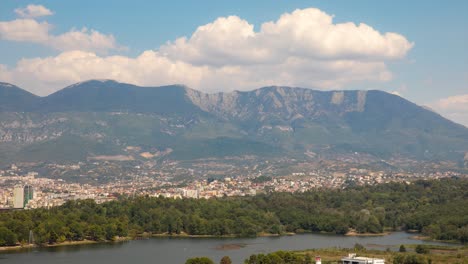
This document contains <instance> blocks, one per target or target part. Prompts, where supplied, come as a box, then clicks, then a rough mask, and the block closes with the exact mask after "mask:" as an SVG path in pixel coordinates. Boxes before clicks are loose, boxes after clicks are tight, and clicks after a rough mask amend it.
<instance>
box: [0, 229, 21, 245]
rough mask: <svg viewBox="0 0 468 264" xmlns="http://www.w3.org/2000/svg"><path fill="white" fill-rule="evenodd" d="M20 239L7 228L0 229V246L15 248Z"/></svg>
mask: <svg viewBox="0 0 468 264" xmlns="http://www.w3.org/2000/svg"><path fill="white" fill-rule="evenodd" d="M17 241H18V238H17V237H16V235H15V233H13V232H12V231H10V230H9V229H7V228H6V227H3V226H2V227H0V246H14V245H16V242H17Z"/></svg>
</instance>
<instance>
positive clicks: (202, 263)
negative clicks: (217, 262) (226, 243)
mask: <svg viewBox="0 0 468 264" xmlns="http://www.w3.org/2000/svg"><path fill="white" fill-rule="evenodd" d="M185 264H214V262H213V260H211V259H210V258H207V257H199V258H189V259H187V261H186V262H185Z"/></svg>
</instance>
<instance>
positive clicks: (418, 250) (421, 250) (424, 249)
mask: <svg viewBox="0 0 468 264" xmlns="http://www.w3.org/2000/svg"><path fill="white" fill-rule="evenodd" d="M414 251H416V253H418V254H428V253H429V249H428V248H427V247H426V246H423V245H417V246H416V248H415V249H414Z"/></svg>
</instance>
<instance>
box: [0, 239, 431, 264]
mask: <svg viewBox="0 0 468 264" xmlns="http://www.w3.org/2000/svg"><path fill="white" fill-rule="evenodd" d="M411 236H412V235H411V234H407V233H403V232H397V233H393V234H391V235H388V236H380V237H344V236H333V235H319V234H304V235H296V236H284V237H260V238H226V239H220V238H154V239H148V240H137V241H129V242H124V243H117V244H98V245H79V246H66V247H56V248H43V249H30V250H27V251H23V252H21V253H18V252H15V253H11V252H10V253H0V264H3V263H8V264H20V263H21V264H24V263H34V264H58V263H66V264H81V263H99V264H128V263H133V264H146V263H151V264H155V263H156V264H184V263H185V260H186V259H187V258H190V257H195V256H208V257H210V258H211V259H213V260H214V261H215V263H219V260H220V259H221V258H222V257H223V256H225V255H227V256H230V257H231V259H232V260H233V263H235V264H241V263H243V261H244V259H246V258H247V257H248V256H250V255H251V254H254V253H255V254H258V253H268V252H272V251H277V250H302V249H310V248H328V247H342V248H352V247H353V246H354V244H355V243H360V244H362V245H364V246H366V247H367V248H376V249H382V250H385V249H386V248H391V249H392V250H397V248H398V247H399V245H400V244H422V243H429V242H423V241H419V240H412V239H410V237H411ZM431 243H432V242H431ZM432 244H440V243H432ZM232 245H238V246H241V247H240V248H238V247H237V249H226V248H232V247H230V246H232ZM235 248H236V247H235Z"/></svg>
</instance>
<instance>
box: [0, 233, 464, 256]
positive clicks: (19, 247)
mask: <svg viewBox="0 0 468 264" xmlns="http://www.w3.org/2000/svg"><path fill="white" fill-rule="evenodd" d="M403 232H404V231H403ZM391 233H392V232H388V231H387V232H383V233H357V232H356V231H354V230H351V231H349V232H348V233H346V234H344V235H337V236H344V237H345V236H351V237H372V236H387V235H390V234H391ZM405 233H408V234H410V232H405ZM300 234H302V233H293V232H287V233H282V234H271V233H265V232H262V233H258V234H257V236H255V237H281V236H295V235H300ZM318 234H321V233H318ZM255 237H253V238H255ZM150 238H240V237H239V236H236V235H221V236H219V235H189V234H187V233H180V234H168V233H162V234H150V233H143V234H141V235H139V236H137V237H134V238H131V237H117V238H116V239H115V240H104V241H94V240H86V239H85V240H81V241H64V242H60V243H55V244H44V245H36V244H26V245H16V246H0V253H3V252H8V251H21V250H26V249H31V248H53V247H63V246H77V245H91V244H101V243H106V244H107V243H119V242H125V241H132V240H139V239H150ZM410 238H411V239H414V240H421V241H434V242H443V243H453V244H457V243H454V242H453V241H440V240H434V239H430V237H427V236H422V235H414V236H411V237H410Z"/></svg>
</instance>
